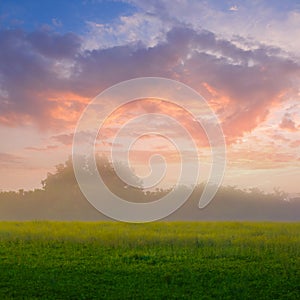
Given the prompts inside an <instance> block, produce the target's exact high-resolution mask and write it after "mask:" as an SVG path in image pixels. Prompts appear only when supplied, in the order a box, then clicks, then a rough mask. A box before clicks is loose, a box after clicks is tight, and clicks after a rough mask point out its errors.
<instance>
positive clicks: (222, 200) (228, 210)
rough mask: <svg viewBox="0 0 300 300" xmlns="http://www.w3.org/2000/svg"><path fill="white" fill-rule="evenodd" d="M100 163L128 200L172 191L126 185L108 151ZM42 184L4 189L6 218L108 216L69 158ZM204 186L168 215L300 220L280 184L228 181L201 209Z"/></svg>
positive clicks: (299, 203)
mask: <svg viewBox="0 0 300 300" xmlns="http://www.w3.org/2000/svg"><path fill="white" fill-rule="evenodd" d="M97 166H98V170H99V172H100V174H101V176H102V178H103V181H104V182H105V183H106V185H107V186H108V187H109V189H110V190H111V191H112V192H113V193H115V194H116V195H118V196H119V197H122V198H123V199H126V201H131V202H139V203H142V202H150V201H155V200H157V199H160V198H161V197H162V196H164V195H166V194H167V193H168V192H169V191H170V189H156V190H152V191H149V190H148V191H144V190H143V189H142V188H134V187H131V186H128V185H126V184H125V183H124V182H122V180H121V179H120V178H119V177H118V176H117V174H116V173H115V171H114V169H113V166H112V165H111V164H110V163H109V162H108V161H107V160H106V159H105V158H104V157H102V158H101V159H98V165H97ZM128 176H130V174H128ZM131 176H133V175H131ZM131 180H132V181H134V180H136V181H138V178H134V177H132V178H131ZM42 184H43V188H42V189H35V190H33V191H24V190H19V191H18V192H14V191H10V192H9V191H8V192H1V193H0V219H1V220H43V219H46V220H86V221H88V220H107V219H108V218H107V217H106V216H104V215H103V214H101V213H100V212H98V211H97V210H96V209H95V208H94V207H93V206H92V205H91V204H90V203H89V202H88V201H87V200H86V199H85V197H84V195H83V194H82V193H81V191H80V189H79V186H78V184H77V181H76V178H75V175H74V171H73V166H72V161H71V160H70V159H69V160H68V161H66V163H65V164H60V165H58V166H57V169H56V172H54V173H53V174H52V173H48V175H47V177H46V179H45V180H43V181H42ZM185 188H186V187H185V186H181V187H179V195H180V190H183V189H185ZM203 188H204V184H199V185H198V186H197V187H196V189H195V190H194V191H193V193H192V195H191V196H190V198H189V200H188V201H187V202H186V203H185V204H184V205H183V206H182V207H181V208H180V209H178V210H177V211H176V212H174V213H173V214H171V215H170V216H168V217H167V218H165V220H199V221H201V220H270V221H299V220H300V197H289V195H288V194H286V193H284V192H283V191H280V190H276V189H275V190H274V192H273V193H264V192H263V191H261V190H259V189H256V188H252V189H248V190H242V189H239V188H236V187H232V186H223V187H221V188H220V189H219V191H218V192H217V194H216V196H215V198H214V199H213V201H212V202H211V203H210V204H209V205H208V206H207V207H205V208H204V209H199V207H198V202H199V199H200V196H201V193H202V192H203ZM99 199H101V195H100V197H99Z"/></svg>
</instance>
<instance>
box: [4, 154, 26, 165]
mask: <svg viewBox="0 0 300 300" xmlns="http://www.w3.org/2000/svg"><path fill="white" fill-rule="evenodd" d="M22 163H23V157H21V156H19V155H15V154H10V153H6V152H0V167H1V168H6V167H11V166H15V165H21V164H22Z"/></svg>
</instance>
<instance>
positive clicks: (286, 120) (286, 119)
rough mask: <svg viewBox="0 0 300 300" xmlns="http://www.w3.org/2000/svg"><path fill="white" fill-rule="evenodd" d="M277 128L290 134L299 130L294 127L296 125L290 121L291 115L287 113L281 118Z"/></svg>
mask: <svg viewBox="0 0 300 300" xmlns="http://www.w3.org/2000/svg"><path fill="white" fill-rule="evenodd" d="M279 127H280V128H281V129H284V130H288V131H292V132H293V131H298V130H299V129H298V128H297V126H296V123H295V122H294V121H293V120H292V119H291V115H290V114H289V113H286V114H285V115H284V116H283V118H282V120H281V123H280V124H279Z"/></svg>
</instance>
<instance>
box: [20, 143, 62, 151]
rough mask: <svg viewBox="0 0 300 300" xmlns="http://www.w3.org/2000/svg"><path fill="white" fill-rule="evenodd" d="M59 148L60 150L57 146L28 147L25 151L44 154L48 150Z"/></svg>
mask: <svg viewBox="0 0 300 300" xmlns="http://www.w3.org/2000/svg"><path fill="white" fill-rule="evenodd" d="M57 148H58V146H57V145H47V146H46V147H26V148H25V150H30V151H38V152H41V151H42V152H43V151H48V150H54V149H57Z"/></svg>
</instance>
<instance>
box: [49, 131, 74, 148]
mask: <svg viewBox="0 0 300 300" xmlns="http://www.w3.org/2000/svg"><path fill="white" fill-rule="evenodd" d="M73 137H74V134H73V133H69V134H59V135H54V136H52V137H51V139H53V140H54V141H56V142H59V143H61V144H63V145H66V146H69V145H72V143H73Z"/></svg>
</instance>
